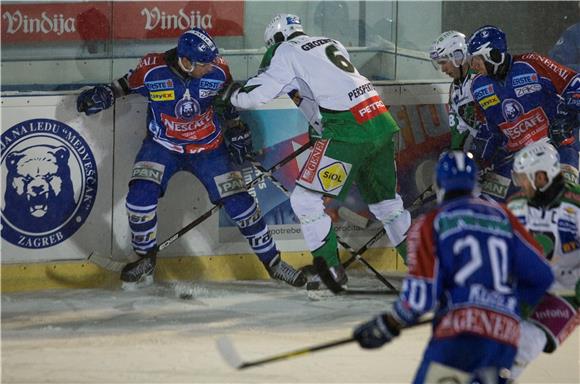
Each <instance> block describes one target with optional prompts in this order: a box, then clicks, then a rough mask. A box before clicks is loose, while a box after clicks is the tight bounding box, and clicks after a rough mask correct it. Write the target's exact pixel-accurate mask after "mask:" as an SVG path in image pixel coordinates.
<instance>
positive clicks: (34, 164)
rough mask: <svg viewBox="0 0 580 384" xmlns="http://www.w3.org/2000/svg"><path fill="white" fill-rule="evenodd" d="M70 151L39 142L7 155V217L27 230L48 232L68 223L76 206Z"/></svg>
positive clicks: (5, 210) (5, 209) (5, 213)
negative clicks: (66, 221)
mask: <svg viewBox="0 0 580 384" xmlns="http://www.w3.org/2000/svg"><path fill="white" fill-rule="evenodd" d="M69 157H70V153H69V150H68V149H67V148H66V147H64V146H60V147H53V146H50V145H37V146H33V147H28V148H25V149H23V150H21V151H15V152H11V153H9V154H8V155H7V157H6V168H7V169H8V174H7V177H6V192H5V194H4V199H5V200H4V201H5V202H6V207H5V208H4V211H3V214H4V217H5V218H6V219H7V220H8V221H9V222H10V223H12V224H13V225H15V226H16V227H18V228H20V229H22V230H24V231H27V232H46V231H48V230H50V229H52V228H54V227H56V226H59V225H61V224H63V223H64V222H65V220H66V219H67V218H68V217H69V216H70V215H71V213H72V212H73V211H74V208H75V206H76V202H75V200H74V189H73V184H72V181H71V177H70V169H69V166H68V160H69Z"/></svg>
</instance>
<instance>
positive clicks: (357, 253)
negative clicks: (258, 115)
mask: <svg viewBox="0 0 580 384" xmlns="http://www.w3.org/2000/svg"><path fill="white" fill-rule="evenodd" d="M249 160H250V162H251V163H252V165H253V166H254V167H255V168H256V169H257V170H258V171H260V172H261V173H262V174H264V173H266V172H267V171H266V170H265V169H264V167H263V166H262V164H260V162H259V161H256V160H255V159H254V158H252V157H249ZM268 178H269V179H270V181H271V182H272V184H274V185H275V186H276V187H278V189H280V190H281V191H282V192H284V193H285V194H286V195H289V194H290V191H288V189H287V188H286V187H285V186H284V185H283V184H282V183H280V181H278V180H277V179H276V178H275V177H274V176H273V175H269V176H268ZM383 234H384V231H382V233H381V235H380V236H378V237H377V235H375V236H373V237H372V238H371V239H370V240H369V241H367V243H366V244H365V245H363V246H362V247H361V248H360V249H359V250H354V249H353V248H352V247H351V246H350V245H349V244H348V243H347V242H346V241H344V240H342V239H341V238H340V236H338V235H336V241H337V242H338V243H339V244H340V245H341V246H342V247H343V248H344V249H346V250H347V251H348V252H350V254H351V257H350V258H349V259H348V261H347V262H345V263H343V267H344V268H348V266H350V265H351V264H352V263H353V262H354V261H358V262H360V263H362V264H364V265H365V266H366V267H367V268H368V269H369V270H370V271H371V272H372V273H373V274H374V275H375V276H376V277H377V279H379V281H380V282H381V283H383V284H384V285H386V286H387V287H388V288H389V289H391V290H393V291H395V292H397V288H395V286H394V285H393V284H391V283H390V282H389V281H388V280H387V279H386V278H385V277H384V276H383V275H382V274H381V273H380V272H379V271H377V270H376V269H375V268H374V267H373V266H372V265H371V264H370V263H369V262H368V261H366V260H365V259H363V257H362V254H363V253H364V252H366V250H367V249H368V248H369V247H370V246H371V245H372V244H374V243H375V242H376V241H377V240H378V239H379V238H380V237H381V236H382V235H383Z"/></svg>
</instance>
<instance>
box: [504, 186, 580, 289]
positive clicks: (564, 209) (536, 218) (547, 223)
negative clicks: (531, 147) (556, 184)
mask: <svg viewBox="0 0 580 384" xmlns="http://www.w3.org/2000/svg"><path fill="white" fill-rule="evenodd" d="M508 208H509V209H510V210H511V211H512V212H513V213H514V215H515V216H517V217H518V219H519V220H520V221H521V222H522V223H523V224H524V225H525V227H526V228H527V229H528V230H529V231H530V232H531V233H532V234H533V235H534V237H535V238H536V240H538V242H539V243H540V244H541V245H542V247H543V249H544V256H546V258H547V259H548V260H549V261H550V263H551V265H552V269H553V271H554V275H555V278H556V280H555V282H554V285H553V286H552V288H551V289H550V290H551V291H553V292H559V293H561V292H568V291H570V290H574V289H575V288H576V284H577V282H578V280H579V279H580V186H579V185H578V184H572V183H566V185H565V187H564V190H563V191H562V193H561V194H560V195H559V197H558V198H557V199H556V200H555V201H554V202H553V203H552V204H551V205H550V207H548V208H537V207H533V206H531V205H529V204H528V200H527V199H526V198H525V196H523V195H522V194H517V195H515V196H514V197H513V198H512V200H511V201H510V202H509V203H508Z"/></svg>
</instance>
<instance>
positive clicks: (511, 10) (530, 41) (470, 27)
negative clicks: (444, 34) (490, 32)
mask: <svg viewBox="0 0 580 384" xmlns="http://www.w3.org/2000/svg"><path fill="white" fill-rule="evenodd" d="M578 3H579V2H578V1H481V2H478V1H445V2H444V3H443V8H442V12H443V14H442V20H443V26H442V28H441V30H442V31H447V30H450V29H453V30H457V31H460V32H463V33H465V34H466V36H469V35H470V34H471V33H472V32H473V31H475V30H476V29H477V28H479V27H480V26H482V25H485V24H492V25H495V26H497V27H499V28H501V29H502V30H503V31H504V32H505V33H506V34H507V39H508V47H509V50H510V52H512V53H522V52H529V51H535V52H538V53H541V54H544V55H545V54H547V53H548V51H549V50H550V48H552V46H554V44H555V43H556V41H558V38H559V37H560V36H561V35H562V33H563V32H564V30H565V29H566V28H568V27H569V26H571V25H573V24H575V23H577V22H578V21H580V18H579V16H580V11H579V8H578Z"/></svg>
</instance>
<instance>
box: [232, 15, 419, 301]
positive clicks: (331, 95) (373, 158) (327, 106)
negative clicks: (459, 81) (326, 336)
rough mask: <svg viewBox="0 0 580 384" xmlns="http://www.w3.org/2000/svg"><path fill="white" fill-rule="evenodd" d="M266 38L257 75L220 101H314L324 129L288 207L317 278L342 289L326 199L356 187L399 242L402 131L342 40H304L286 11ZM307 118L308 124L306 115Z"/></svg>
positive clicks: (406, 218)
mask: <svg viewBox="0 0 580 384" xmlns="http://www.w3.org/2000/svg"><path fill="white" fill-rule="evenodd" d="M264 40H265V42H266V45H267V46H268V47H269V48H268V50H267V51H266V53H265V55H264V58H263V60H262V68H261V71H260V72H259V74H258V75H257V76H254V77H252V78H251V79H250V80H248V82H247V83H246V84H245V86H243V87H241V86H240V85H237V87H234V86H232V87H230V89H229V90H228V91H226V92H225V94H224V99H225V100H226V101H229V102H230V103H231V104H232V105H234V106H235V107H238V108H240V109H249V108H255V107H257V106H259V105H261V104H264V103H267V102H268V101H270V100H272V99H274V98H276V97H277V96H279V95H282V94H286V93H289V92H291V91H293V90H298V91H299V93H300V95H302V96H307V97H308V99H309V100H312V102H313V103H315V104H316V105H315V107H316V108H315V109H316V113H317V114H320V117H321V122H322V132H320V138H317V139H315V141H314V146H313V150H312V153H311V155H310V157H309V158H308V160H307V161H306V163H305V165H304V166H303V168H302V170H301V172H300V176H299V178H298V180H297V182H296V187H295V188H294V191H293V192H292V196H291V197H290V202H291V204H292V209H293V211H294V213H295V214H296V216H297V217H298V219H299V220H300V224H301V227H302V233H303V235H304V239H305V241H306V244H307V246H308V248H309V249H310V251H311V252H312V255H313V256H314V265H315V267H316V269H317V272H318V274H319V275H320V277H321V279H322V281H323V282H324V283H325V284H326V286H328V288H330V289H331V290H332V291H333V292H339V291H341V290H343V289H344V286H345V284H346V282H347V275H346V272H345V270H344V267H343V266H342V265H341V263H340V259H339V258H338V244H337V239H336V233H335V231H334V228H333V226H332V222H331V218H330V216H329V215H327V214H326V213H325V212H324V204H323V197H325V196H328V197H332V198H337V199H344V197H345V196H346V194H347V193H348V190H349V188H350V186H351V185H352V183H353V182H356V183H357V186H358V188H359V190H360V192H361V195H362V196H363V199H364V200H365V202H366V203H367V204H368V205H369V209H370V211H371V212H372V213H373V214H374V215H375V216H376V217H377V219H379V220H381V221H382V223H383V226H384V228H385V231H386V233H387V235H388V237H389V239H390V241H391V244H392V245H393V246H398V245H403V244H404V241H405V237H406V233H407V230H408V229H409V226H410V224H411V215H410V213H409V212H408V211H407V210H406V209H404V207H403V201H402V199H401V197H400V196H399V195H398V194H397V193H396V184H397V175H396V167H395V148H394V142H393V137H394V135H395V134H397V132H398V131H399V127H398V126H397V123H396V122H395V120H394V119H393V117H392V116H391V114H390V113H389V112H388V109H387V107H386V106H385V104H384V103H383V101H382V100H381V98H380V96H379V94H378V93H377V91H376V90H375V88H374V87H373V85H372V83H371V82H370V81H369V80H368V79H367V78H365V77H364V76H362V75H361V74H360V73H359V72H358V71H357V69H356V68H355V67H354V66H353V65H352V63H351V62H350V61H349V59H348V58H349V55H348V52H347V51H346V49H345V48H344V46H343V45H342V44H341V43H340V42H338V41H336V40H333V39H331V38H327V37H311V36H308V35H306V34H305V33H304V29H303V27H302V24H301V23H300V18H299V17H298V16H295V15H289V14H279V15H276V16H275V17H274V19H273V20H272V21H271V22H270V24H269V25H268V27H267V28H266V31H265V34H264ZM307 119H308V120H309V121H311V119H310V118H309V116H307Z"/></svg>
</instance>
